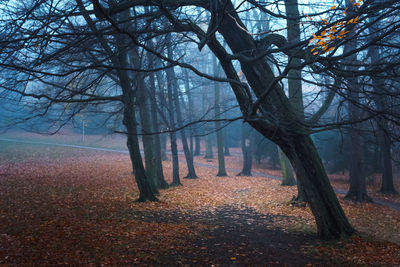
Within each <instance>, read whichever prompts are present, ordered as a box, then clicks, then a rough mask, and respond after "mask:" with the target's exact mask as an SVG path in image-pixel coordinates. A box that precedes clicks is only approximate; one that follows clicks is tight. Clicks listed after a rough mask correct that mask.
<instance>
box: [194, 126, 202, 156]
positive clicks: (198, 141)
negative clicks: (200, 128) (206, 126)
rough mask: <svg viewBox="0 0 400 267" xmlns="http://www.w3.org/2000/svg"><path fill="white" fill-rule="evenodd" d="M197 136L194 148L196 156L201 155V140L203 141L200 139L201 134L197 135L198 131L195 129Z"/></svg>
mask: <svg viewBox="0 0 400 267" xmlns="http://www.w3.org/2000/svg"><path fill="white" fill-rule="evenodd" d="M195 135H196V136H195V137H194V141H195V142H194V145H195V148H194V155H195V156H200V141H201V139H200V136H198V135H197V131H195Z"/></svg>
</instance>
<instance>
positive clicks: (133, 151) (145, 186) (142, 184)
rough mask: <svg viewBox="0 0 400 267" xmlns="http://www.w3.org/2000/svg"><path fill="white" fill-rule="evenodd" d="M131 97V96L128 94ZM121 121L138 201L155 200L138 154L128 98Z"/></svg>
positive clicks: (132, 112)
mask: <svg viewBox="0 0 400 267" xmlns="http://www.w3.org/2000/svg"><path fill="white" fill-rule="evenodd" d="M129 97H131V96H129ZM123 123H124V125H125V127H126V130H127V133H128V136H127V147H128V150H129V155H130V158H131V162H132V168H133V170H134V173H135V180H136V184H137V186H138V188H139V194H140V195H139V199H138V201H139V202H144V201H146V200H149V201H157V198H156V196H155V195H154V193H153V192H154V190H153V189H152V186H151V184H150V182H149V180H148V179H147V176H146V171H145V169H144V166H143V162H142V157H141V155H140V148H139V141H138V135H137V129H136V125H137V122H136V118H135V113H134V108H133V103H132V102H131V101H129V100H127V101H125V102H124V119H123Z"/></svg>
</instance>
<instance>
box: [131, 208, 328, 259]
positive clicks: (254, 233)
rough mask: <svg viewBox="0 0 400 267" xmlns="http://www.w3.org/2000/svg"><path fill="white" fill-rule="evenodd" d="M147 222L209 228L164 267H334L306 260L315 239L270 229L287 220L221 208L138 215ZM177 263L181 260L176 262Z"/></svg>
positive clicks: (177, 252) (173, 252) (250, 210)
mask: <svg viewBox="0 0 400 267" xmlns="http://www.w3.org/2000/svg"><path fill="white" fill-rule="evenodd" d="M135 216H139V217H141V218H142V219H143V220H146V221H148V222H156V223H180V222H182V221H185V222H186V224H189V225H191V224H207V225H210V226H211V227H209V228H207V229H206V230H203V231H202V232H201V233H200V236H199V238H196V239H194V240H191V245H190V246H188V247H186V249H184V250H183V251H173V250H172V251H171V254H170V255H164V257H165V258H164V259H160V260H162V262H163V265H165V266H169V265H185V266H186V265H189V266H307V264H309V263H312V266H332V265H335V263H334V262H331V261H330V260H329V259H319V258H315V257H310V256H306V255H305V252H304V248H305V247H306V248H312V247H316V246H318V245H319V241H318V240H317V239H316V238H315V236H313V235H307V234H297V233H288V232H283V231H281V230H278V229H271V222H272V220H285V219H286V218H285V217H284V216H272V215H262V214H260V213H258V212H256V211H254V210H252V209H249V208H246V209H243V208H241V209H239V208H237V207H234V206H223V207H219V208H218V209H217V210H216V211H215V212H213V213H212V214H211V213H207V212H202V213H196V214H187V213H185V214H177V212H157V214H155V213H149V212H144V213H140V214H136V215H135ZM177 259H179V260H178V261H177Z"/></svg>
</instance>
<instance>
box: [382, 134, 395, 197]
mask: <svg viewBox="0 0 400 267" xmlns="http://www.w3.org/2000/svg"><path fill="white" fill-rule="evenodd" d="M378 134H379V139H380V143H381V150H382V169H383V170H382V185H381V189H380V190H379V191H380V192H381V193H385V194H396V193H397V191H396V189H395V188H394V182H393V171H392V155H391V152H390V149H391V142H390V138H389V137H388V136H387V134H386V133H385V132H384V131H383V130H382V129H381V130H380V131H379V133H378Z"/></svg>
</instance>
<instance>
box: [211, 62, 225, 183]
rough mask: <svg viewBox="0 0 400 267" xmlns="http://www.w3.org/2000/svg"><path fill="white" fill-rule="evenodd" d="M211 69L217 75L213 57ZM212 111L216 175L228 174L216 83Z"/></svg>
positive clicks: (218, 92)
mask: <svg viewBox="0 0 400 267" xmlns="http://www.w3.org/2000/svg"><path fill="white" fill-rule="evenodd" d="M213 68H214V69H213V71H214V75H215V76H219V70H218V65H217V59H216V58H215V57H213ZM214 90H215V91H214V113H215V120H216V121H215V130H216V135H217V153H218V173H217V176H228V175H227V174H226V170H225V156H224V142H223V137H222V129H221V122H220V121H219V119H220V114H221V108H220V106H221V103H220V88H219V84H218V83H214Z"/></svg>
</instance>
